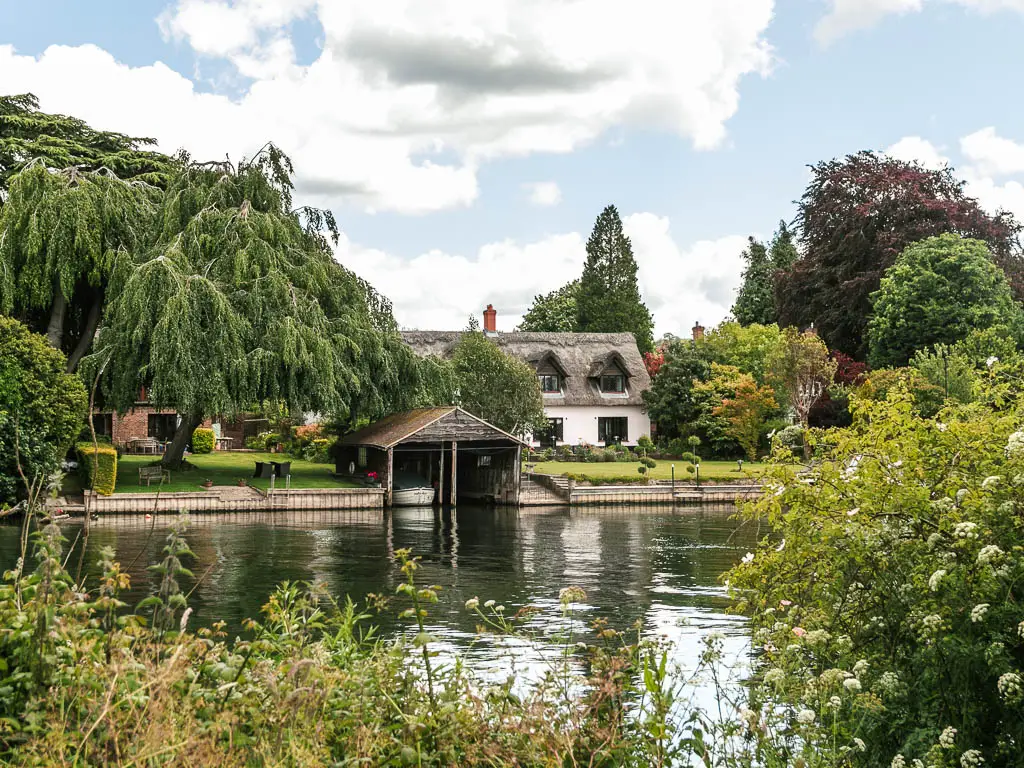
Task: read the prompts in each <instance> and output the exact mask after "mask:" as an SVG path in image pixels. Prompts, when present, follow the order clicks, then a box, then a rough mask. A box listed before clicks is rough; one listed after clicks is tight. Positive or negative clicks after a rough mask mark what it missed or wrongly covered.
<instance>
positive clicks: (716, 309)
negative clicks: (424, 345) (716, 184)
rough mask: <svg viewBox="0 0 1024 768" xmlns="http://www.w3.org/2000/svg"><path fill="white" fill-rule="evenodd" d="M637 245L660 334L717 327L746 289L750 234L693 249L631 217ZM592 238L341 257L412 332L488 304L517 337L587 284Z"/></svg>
mask: <svg viewBox="0 0 1024 768" xmlns="http://www.w3.org/2000/svg"><path fill="white" fill-rule="evenodd" d="M623 227H624V229H625V231H626V234H627V235H628V236H629V237H630V239H631V240H632V242H633V252H634V254H635V256H636V260H637V265H638V267H639V270H638V279H639V282H640V290H641V293H642V295H643V297H644V300H645V302H646V303H647V306H648V308H649V309H650V310H651V312H652V313H653V314H654V319H655V324H656V332H657V333H658V334H659V335H660V334H662V333H665V332H667V331H668V332H672V333H675V334H677V335H680V334H682V333H687V332H688V329H689V328H690V327H691V326H692V325H693V323H694V321H696V320H699V321H701V322H702V323H703V324H705V325H706V326H708V327H711V326H713V325H715V324H717V323H718V322H719V321H720V320H722V319H724V318H725V316H726V315H727V314H728V312H729V308H730V307H731V306H732V302H733V299H734V297H735V291H736V288H737V287H738V285H739V282H740V271H741V269H742V259H741V256H740V254H741V253H742V252H743V249H744V248H745V247H746V245H747V239H746V237H744V236H740V235H737V236H734V237H724V238H721V239H719V240H708V241H701V242H698V243H695V244H692V245H690V246H689V247H687V248H683V247H680V246H679V244H678V243H676V241H675V239H674V238H673V237H672V234H671V231H670V225H669V220H668V219H667V218H665V217H661V216H657V215H655V214H652V213H636V214H633V215H631V216H627V217H625V218H624V219H623ZM585 243H586V235H584V234H581V233H579V232H570V233H567V234H562V235H554V236H550V237H546V238H544V239H543V240H540V241H538V242H534V243H527V244H520V243H516V242H514V241H510V240H506V241H502V242H497V243H491V244H489V245H485V246H483V247H482V248H480V249H479V251H478V252H477V253H476V254H475V255H472V256H463V255H458V254H448V253H442V252H440V251H429V252H427V253H424V254H422V255H420V256H417V257H415V258H414V259H412V260H403V259H400V258H399V257H397V256H394V255H392V254H388V253H385V252H383V251H380V250H376V249H372V248H365V247H362V246H360V245H358V244H354V243H351V242H349V241H347V240H343V241H342V243H341V245H340V246H339V247H338V251H337V253H338V259H339V261H341V262H342V263H343V264H345V265H346V266H347V267H349V268H350V269H352V270H354V271H355V272H356V273H358V274H360V275H362V276H364V277H367V278H372V280H373V282H374V285H375V287H376V288H377V289H378V290H380V291H381V292H382V293H384V294H385V295H386V296H388V297H389V298H390V299H391V300H392V301H393V302H394V305H395V316H396V318H397V319H398V322H399V323H400V324H401V325H402V326H403V327H406V328H419V329H431V330H434V329H443V330H456V329H459V328H464V327H465V326H466V320H467V318H468V317H469V316H470V315H475V316H478V317H479V315H480V312H481V311H482V310H483V308H484V307H485V306H486V305H487V304H493V305H494V306H495V307H496V308H497V309H498V329H499V330H505V331H509V330H512V329H513V328H514V327H515V326H516V324H517V323H518V322H519V320H520V319H521V318H522V315H523V313H524V312H525V311H526V310H527V309H528V308H529V306H530V304H531V303H532V301H533V298H534V296H536V295H537V294H541V293H548V292H549V291H552V290H554V289H556V288H558V287H559V286H561V285H564V284H565V283H567V282H569V281H570V280H573V279H575V278H577V277H579V275H580V272H581V271H582V269H583V263H584V261H585V260H586V249H585Z"/></svg>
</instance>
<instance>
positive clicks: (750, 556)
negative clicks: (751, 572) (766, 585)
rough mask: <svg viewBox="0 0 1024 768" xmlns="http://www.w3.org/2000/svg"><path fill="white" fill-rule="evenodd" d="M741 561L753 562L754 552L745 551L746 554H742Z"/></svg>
mask: <svg viewBox="0 0 1024 768" xmlns="http://www.w3.org/2000/svg"><path fill="white" fill-rule="evenodd" d="M743 562H744V563H752V562H754V553H753V552H747V554H745V555H744V556H743Z"/></svg>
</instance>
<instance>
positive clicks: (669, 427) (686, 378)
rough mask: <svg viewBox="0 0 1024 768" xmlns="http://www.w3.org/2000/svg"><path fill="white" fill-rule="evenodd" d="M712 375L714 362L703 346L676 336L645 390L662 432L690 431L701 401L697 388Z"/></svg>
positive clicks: (670, 434)
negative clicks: (712, 363) (696, 391)
mask: <svg viewBox="0 0 1024 768" xmlns="http://www.w3.org/2000/svg"><path fill="white" fill-rule="evenodd" d="M710 376H711V363H710V361H709V360H708V358H707V353H706V352H705V351H704V349H703V347H697V346H695V345H694V344H693V343H692V342H690V341H687V340H683V339H676V340H675V341H673V342H671V343H670V344H669V345H668V346H667V347H666V348H665V363H664V365H662V367H661V370H660V371H659V373H658V375H657V377H656V378H655V379H654V381H652V382H651V387H650V389H648V390H647V391H646V392H644V393H643V400H644V407H645V408H646V409H647V413H648V415H649V416H650V417H651V420H652V421H653V422H654V423H656V424H657V425H658V434H659V435H661V436H662V437H664V438H666V439H669V440H671V439H672V438H676V437H681V436H684V435H687V434H689V433H690V429H691V427H690V424H691V423H692V422H693V421H694V420H696V418H697V414H698V407H699V402H700V398H699V397H698V395H697V394H696V393H695V392H694V388H695V386H696V385H697V384H698V383H699V382H702V381H706V380H707V379H708V378H709V377H710Z"/></svg>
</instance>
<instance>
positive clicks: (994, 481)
mask: <svg viewBox="0 0 1024 768" xmlns="http://www.w3.org/2000/svg"><path fill="white" fill-rule="evenodd" d="M997 485H999V475H989V476H988V477H986V478H985V479H984V480H982V481H981V489H982V490H983V491H989V490H992V489H993V488H995V487H996V486H997Z"/></svg>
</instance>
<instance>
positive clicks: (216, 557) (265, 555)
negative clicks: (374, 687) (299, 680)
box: [0, 505, 764, 661]
mask: <svg viewBox="0 0 1024 768" xmlns="http://www.w3.org/2000/svg"><path fill="white" fill-rule="evenodd" d="M733 512H734V509H733V508H732V507H731V506H726V505H718V506H707V505H705V506H699V507H685V508H676V509H675V510H674V511H672V510H668V509H664V508H651V509H642V508H635V507H628V508H627V507H622V508H615V509H601V510H587V511H573V512H571V513H570V512H569V511H568V510H553V511H543V512H535V511H520V512H516V511H507V510H500V509H499V510H495V509H477V508H470V507H460V508H459V509H458V511H457V512H456V513H452V512H443V513H442V512H437V511H434V510H431V509H407V510H395V511H394V512H393V513H391V514H389V515H383V514H381V513H380V512H376V513H371V512H351V511H344V512H331V513H325V512H316V513H277V514H272V515H271V514H267V513H251V514H247V515H244V514H230V515H228V514H221V515H193V516H192V517H191V525H190V528H189V531H188V533H187V538H188V540H189V543H190V545H191V547H192V549H193V551H194V552H195V554H196V560H195V561H194V562H193V563H191V568H192V570H193V571H194V572H195V577H196V578H195V580H187V582H186V583H185V584H184V585H183V586H184V588H185V590H186V591H187V590H191V589H193V587H194V591H193V593H192V595H191V597H190V598H189V604H190V605H191V606H192V607H193V609H194V614H193V616H192V619H191V621H190V625H191V626H193V627H195V626H197V625H199V624H210V623H212V622H213V621H216V620H218V619H223V620H225V621H227V622H228V625H229V627H230V628H232V629H234V630H238V629H239V627H240V625H241V622H242V620H243V619H245V618H246V617H257V616H258V615H259V609H260V606H261V605H262V604H263V603H264V601H265V600H266V598H267V596H268V595H269V594H270V592H271V591H272V589H273V588H274V586H275V585H276V584H278V583H279V582H281V581H284V580H293V581H294V580H301V581H322V582H325V583H326V584H327V586H328V588H329V589H330V591H331V592H332V593H333V594H334V595H337V596H338V597H343V596H345V595H351V596H352V597H353V599H355V600H357V601H361V600H362V599H363V598H364V597H365V596H366V595H367V594H368V593H371V592H374V593H380V594H385V595H394V593H395V587H396V586H397V584H398V583H399V581H400V579H401V573H400V571H399V569H398V566H397V565H395V563H394V562H393V560H392V555H393V553H394V551H395V550H396V549H400V548H408V549H411V550H412V551H413V553H414V554H416V555H418V556H420V557H422V559H423V562H422V568H421V570H420V571H419V574H418V579H419V580H420V582H421V583H423V584H438V585H440V586H441V587H442V588H443V590H442V592H441V599H440V602H439V603H438V604H437V605H435V606H432V608H431V616H430V623H431V625H432V627H431V628H432V631H433V632H434V634H435V635H437V636H439V637H440V638H441V639H442V640H443V641H445V642H446V643H447V644H451V645H453V646H463V647H466V648H469V643H470V640H471V639H472V637H473V630H474V626H475V624H476V622H475V621H474V619H473V617H472V616H471V615H470V614H469V613H468V612H467V611H466V609H465V608H464V604H465V602H466V600H467V599H469V598H470V597H474V596H478V597H479V598H480V600H481V602H483V601H484V600H487V599H494V600H496V601H497V602H498V603H500V604H503V605H505V606H506V607H507V609H508V612H509V613H512V612H514V611H516V610H517V609H519V608H520V607H522V606H524V605H527V604H530V605H535V606H539V607H540V609H541V610H540V612H539V613H538V614H537V617H536V618H535V619H534V621H533V624H534V626H535V627H536V628H538V629H540V631H542V632H543V631H544V629H545V625H548V626H549V627H552V628H553V627H554V626H556V625H558V624H559V622H560V620H561V617H560V611H559V607H558V592H559V590H560V589H561V588H562V587H566V586H579V587H582V588H583V589H584V590H585V591H586V593H587V601H586V604H585V605H584V606H583V607H582V608H581V613H580V616H581V618H589V617H591V616H593V617H596V616H603V617H606V618H607V619H608V620H609V621H610V623H611V624H612V626H614V627H616V628H620V629H625V628H627V627H629V626H630V625H632V624H633V623H634V622H636V621H640V622H642V624H643V627H644V631H645V633H647V634H648V635H663V636H667V637H668V638H669V639H670V640H672V641H673V642H674V644H675V646H676V654H677V657H678V658H679V660H680V661H686V660H688V659H693V658H695V657H696V654H697V652H698V646H697V643H698V641H699V639H700V638H701V637H702V636H704V635H706V634H708V632H711V631H719V632H722V633H723V634H724V635H725V636H726V637H727V645H728V646H731V647H732V649H733V650H735V651H737V652H738V651H739V649H740V647H741V646H745V645H746V643H745V637H746V625H745V622H744V620H743V619H742V618H740V617H737V616H731V615H728V614H727V613H726V608H727V606H728V600H727V598H726V596H725V590H724V588H723V586H722V585H721V583H720V580H719V576H720V575H721V574H722V573H723V571H725V570H726V569H727V568H729V567H730V566H731V565H732V564H733V563H735V562H737V561H738V560H739V558H741V557H742V556H743V554H744V553H745V552H747V551H749V550H750V549H752V547H753V544H754V542H755V540H756V539H757V537H758V535H759V532H758V531H757V530H756V529H755V528H754V527H751V526H749V525H748V526H745V527H740V526H739V523H737V522H736V521H734V520H732V519H730V518H731V515H732V514H733ZM172 522H173V517H162V516H158V517H157V518H156V519H155V520H151V521H146V520H144V519H143V518H142V517H141V516H139V517H115V516H111V517H103V518H101V519H100V520H98V521H96V522H94V523H93V524H92V526H91V531H90V536H89V541H88V546H87V549H86V560H85V562H86V564H87V567H89V568H90V569H91V570H93V569H94V568H95V566H94V563H95V561H96V559H97V553H98V551H99V549H100V548H101V547H104V546H111V547H113V548H114V549H115V551H116V552H117V556H118V558H119V559H120V560H121V562H122V564H123V565H124V566H125V567H126V569H127V570H128V572H129V574H130V575H131V579H132V588H131V593H130V595H129V596H128V597H127V598H126V600H127V602H129V603H131V604H134V603H136V602H138V601H139V600H141V599H142V598H143V597H145V596H146V595H147V594H149V593H150V592H151V591H152V590H153V589H154V588H155V586H156V577H155V576H154V575H153V574H151V573H150V572H149V571H147V568H146V567H147V566H148V565H150V564H152V563H155V562H157V561H158V559H159V558H160V549H161V547H162V546H163V544H164V537H165V536H166V534H167V531H168V527H169V526H170V525H171V523H172ZM61 525H62V527H63V530H64V534H65V536H66V537H67V538H68V540H69V541H68V547H71V546H72V542H74V541H75V539H76V537H78V535H79V534H80V532H81V523H78V522H75V521H68V522H66V523H62V524H61ZM763 533H764V531H761V532H760V534H763ZM18 538H19V529H18V528H17V526H4V527H0V567H2V568H3V569H8V568H10V567H11V566H12V565H13V564H14V562H15V561H16V559H17V556H18ZM76 549H77V547H76ZM70 554H71V556H70V558H69V562H70V563H71V566H72V569H73V568H74V564H75V563H76V562H77V554H78V553H77V551H76V552H72V553H70ZM392 613H393V612H392ZM374 621H375V623H377V624H378V625H380V626H381V628H382V630H383V631H384V632H388V633H391V632H396V631H401V628H400V625H398V624H397V623H396V622H395V621H394V619H393V618H389V615H382V616H380V617H377V618H375V619H374ZM505 650H507V648H506V649H505ZM469 652H470V653H471V654H472V655H474V656H477V657H479V658H480V660H481V661H486V660H487V657H488V656H489V655H494V654H497V653H498V651H497V650H496V649H495V648H494V647H492V646H491V645H488V644H487V643H480V642H477V643H475V644H473V645H472V648H471V649H470V650H469Z"/></svg>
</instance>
